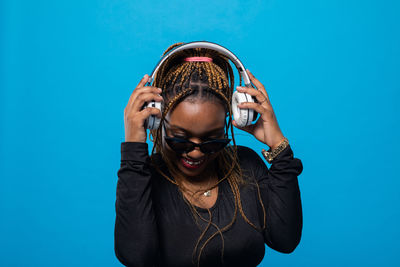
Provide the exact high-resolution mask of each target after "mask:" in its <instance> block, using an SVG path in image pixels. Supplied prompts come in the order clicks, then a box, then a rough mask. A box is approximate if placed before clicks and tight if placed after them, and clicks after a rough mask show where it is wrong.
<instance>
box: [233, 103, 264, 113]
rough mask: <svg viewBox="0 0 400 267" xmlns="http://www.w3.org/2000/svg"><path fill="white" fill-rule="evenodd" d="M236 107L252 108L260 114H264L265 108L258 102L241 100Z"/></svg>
mask: <svg viewBox="0 0 400 267" xmlns="http://www.w3.org/2000/svg"><path fill="white" fill-rule="evenodd" d="M238 108H241V109H246V108H247V109H254V110H255V111H257V112H258V113H259V114H260V115H261V114H264V113H265V111H266V110H267V109H266V108H264V107H263V106H261V105H260V104H258V103H252V102H243V103H241V104H239V105H238Z"/></svg>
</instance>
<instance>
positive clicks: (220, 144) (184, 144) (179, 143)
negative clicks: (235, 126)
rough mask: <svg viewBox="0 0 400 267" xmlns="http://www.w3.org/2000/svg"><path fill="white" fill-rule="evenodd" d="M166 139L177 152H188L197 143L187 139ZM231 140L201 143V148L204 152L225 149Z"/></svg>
mask: <svg viewBox="0 0 400 267" xmlns="http://www.w3.org/2000/svg"><path fill="white" fill-rule="evenodd" d="M165 141H166V142H167V144H168V145H169V147H170V148H171V149H172V150H174V151H175V152H177V153H185V152H186V153H187V152H190V151H192V150H193V149H194V148H195V145H194V144H193V143H191V142H188V141H187V140H185V139H180V138H173V137H165ZM229 142H230V139H217V140H212V141H207V142H204V143H202V144H200V150H201V151H202V152H203V153H215V152H217V151H219V150H221V149H223V148H224V147H225V146H226V145H227V144H228V143H229Z"/></svg>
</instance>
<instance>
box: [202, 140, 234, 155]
mask: <svg viewBox="0 0 400 267" xmlns="http://www.w3.org/2000/svg"><path fill="white" fill-rule="evenodd" d="M229 141H230V140H229V139H225V140H213V141H209V142H207V143H204V144H203V145H202V146H201V151H202V152H204V153H215V152H217V151H219V150H221V149H223V148H224V147H225V146H226V145H227V144H228V143H229Z"/></svg>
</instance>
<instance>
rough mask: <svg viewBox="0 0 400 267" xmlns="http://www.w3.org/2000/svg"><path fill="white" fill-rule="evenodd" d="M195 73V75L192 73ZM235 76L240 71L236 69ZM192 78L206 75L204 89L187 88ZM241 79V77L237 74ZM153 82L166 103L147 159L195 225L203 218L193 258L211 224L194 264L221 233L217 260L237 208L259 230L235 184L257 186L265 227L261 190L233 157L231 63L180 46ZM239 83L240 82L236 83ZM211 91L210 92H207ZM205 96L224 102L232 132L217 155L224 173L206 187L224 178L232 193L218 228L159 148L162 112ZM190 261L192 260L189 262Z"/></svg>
mask: <svg viewBox="0 0 400 267" xmlns="http://www.w3.org/2000/svg"><path fill="white" fill-rule="evenodd" d="M181 44H182V43H177V44H174V45H172V46H170V47H169V48H168V49H167V50H166V51H165V52H164V54H163V55H165V54H166V53H168V52H169V51H171V50H172V49H173V48H175V47H177V46H179V45H181ZM188 56H208V57H211V58H213V62H184V61H183V58H185V57H188ZM195 74H196V76H194V75H195ZM239 77H241V76H240V73H239ZM194 78H197V79H199V80H200V81H203V79H204V78H207V85H208V88H207V89H199V90H196V89H194V88H190V87H189V84H190V81H191V80H193V79H194ZM240 80H241V78H240ZM153 85H154V86H157V87H160V88H162V90H163V92H162V96H163V98H164V104H165V103H166V105H165V106H164V107H163V112H162V118H161V122H160V127H159V128H158V129H156V130H152V131H151V136H152V137H155V138H153V142H154V146H153V149H152V152H151V161H152V164H153V166H154V167H155V168H156V170H157V172H159V173H160V174H161V175H162V176H163V177H165V178H166V179H167V180H168V181H169V182H171V183H173V184H175V185H177V186H178V189H179V191H180V193H181V194H182V197H183V199H184V200H185V202H186V203H187V204H188V205H189V207H190V209H191V211H192V213H193V215H194V219H195V222H196V224H197V225H198V227H200V225H199V224H198V222H197V218H200V219H201V220H203V221H204V222H206V223H207V226H206V227H205V229H204V230H203V232H202V233H201V235H200V237H199V239H198V240H197V243H196V244H195V247H194V251H193V255H192V259H194V255H195V254H196V251H197V249H198V247H199V245H200V242H201V240H202V239H203V238H204V237H205V234H206V232H207V231H208V229H209V228H210V227H211V226H213V227H214V228H215V229H216V230H217V231H216V232H214V233H213V234H212V235H211V236H210V237H209V238H208V239H207V240H206V241H205V242H204V243H203V245H202V246H201V247H200V250H199V254H198V257H197V265H198V266H199V265H200V258H201V254H202V252H203V250H204V248H205V246H206V245H207V244H208V243H209V242H210V241H211V240H212V239H213V238H214V237H215V236H217V235H218V234H219V235H220V236H221V240H222V252H221V261H223V252H224V246H225V245H224V244H225V243H224V238H223V234H222V233H223V232H225V231H227V230H228V229H229V228H230V227H231V226H232V225H233V223H234V222H235V220H236V217H237V211H238V210H239V212H240V214H241V215H242V217H243V218H244V220H245V221H246V222H247V223H248V224H249V225H251V226H252V227H253V228H255V229H256V230H258V231H260V229H259V228H258V227H257V226H256V225H254V224H253V223H252V222H250V220H249V219H248V218H247V217H246V215H245V214H244V212H243V207H242V203H241V198H240V190H239V187H240V186H241V185H246V184H252V185H255V186H256V187H257V193H258V198H259V201H260V203H261V207H262V209H263V212H264V217H263V227H262V228H261V230H263V229H265V227H266V211H265V207H264V205H263V203H262V199H261V194H260V189H259V186H258V184H257V182H255V183H250V182H249V181H246V180H244V179H243V172H242V170H241V168H240V165H239V161H238V157H237V146H236V141H235V138H234V132H233V125H232V124H231V122H232V115H231V114H232V106H231V99H232V94H233V90H234V75H233V70H232V67H231V66H230V63H229V60H228V59H227V58H226V57H225V56H223V55H221V54H219V53H217V52H215V51H213V50H209V49H201V48H195V49H190V50H184V51H181V52H179V53H176V54H174V55H172V56H170V57H169V58H168V59H167V60H166V61H165V62H164V63H163V64H162V66H160V68H159V70H158V73H157V75H156V76H155V79H154V83H153ZM240 85H241V84H240ZM210 91H211V93H210ZM188 97H190V98H192V97H193V98H204V97H206V98H209V99H217V100H218V101H222V103H223V104H224V106H225V108H226V110H227V113H228V116H229V117H228V118H229V122H228V124H227V126H226V130H227V131H226V132H228V130H229V128H230V132H231V135H232V141H233V146H228V147H225V148H224V149H223V150H222V152H221V153H219V155H218V157H217V164H218V166H219V168H220V169H221V173H223V174H224V176H223V178H221V179H220V180H219V181H218V182H217V183H216V184H214V185H212V186H211V187H210V188H209V190H211V189H213V188H215V187H217V186H218V184H220V183H221V182H223V181H224V180H227V182H228V184H229V186H230V188H231V190H232V193H233V196H234V204H235V211H234V216H233V217H232V220H231V222H230V223H229V224H228V225H226V226H225V227H223V228H222V229H220V228H219V227H218V226H217V225H216V224H215V223H213V222H212V215H211V212H210V209H207V210H208V213H209V220H207V219H205V218H203V216H201V215H200V213H199V212H198V211H197V209H196V208H195V206H194V205H193V204H192V203H190V201H188V200H186V198H185V197H184V196H183V192H184V191H185V188H184V186H183V184H182V180H183V179H184V177H182V174H181V173H180V172H179V171H178V170H177V169H176V167H175V166H174V164H173V162H171V160H170V158H169V157H168V155H167V154H166V151H164V150H163V148H162V138H161V137H162V127H161V126H162V125H163V124H164V119H165V116H166V115H167V114H168V112H170V111H172V110H173V109H174V107H176V106H177V105H178V104H179V103H180V102H182V101H183V100H184V99H186V98H188ZM155 150H156V152H159V153H160V154H161V156H162V158H163V160H164V162H165V163H166V165H167V167H168V170H169V172H170V174H171V176H172V178H171V177H169V176H168V175H167V174H165V173H164V172H163V171H162V170H161V169H160V168H159V165H158V164H157V163H156V162H155V157H154V155H155V153H154V152H155ZM201 191H204V190H197V191H196V192H194V193H193V194H192V196H194V195H195V194H196V193H198V192H201ZM195 215H197V217H196V216H195ZM193 263H194V262H193Z"/></svg>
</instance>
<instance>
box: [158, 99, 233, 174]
mask: <svg viewBox="0 0 400 267" xmlns="http://www.w3.org/2000/svg"><path fill="white" fill-rule="evenodd" d="M166 120H167V121H168V122H165V130H166V132H164V129H163V136H165V135H167V136H169V137H178V138H185V139H188V140H190V141H192V142H194V143H201V142H204V141H207V139H208V138H224V134H225V110H224V107H223V106H222V105H221V104H220V103H217V102H216V103H214V102H206V101H196V102H194V103H193V102H189V101H183V102H181V103H179V104H178V105H177V106H176V107H175V108H174V109H173V110H172V111H171V112H169V113H168V114H167V116H166ZM163 147H164V149H166V150H167V151H168V155H170V156H171V159H172V162H173V163H174V164H175V165H176V166H177V167H178V169H179V170H180V171H181V172H182V173H183V174H184V175H185V176H187V177H188V178H189V177H190V179H205V178H207V177H202V174H205V173H206V172H209V171H211V172H212V171H215V169H214V163H215V162H214V160H215V158H216V157H217V155H218V152H216V153H213V154H205V153H203V152H201V151H200V148H199V147H195V148H194V150H192V151H190V152H187V153H182V154H177V153H175V152H174V151H172V150H171V148H170V147H169V146H168V144H166V143H165V140H163ZM188 161H189V162H188ZM190 162H191V163H199V164H198V165H194V164H188V163H190ZM203 176H204V175H203Z"/></svg>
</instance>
